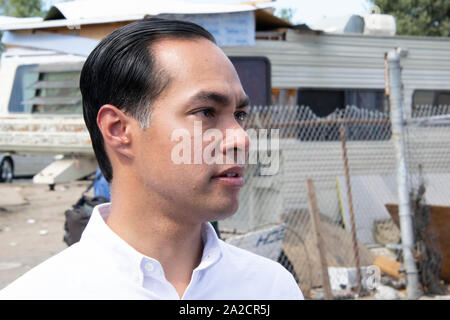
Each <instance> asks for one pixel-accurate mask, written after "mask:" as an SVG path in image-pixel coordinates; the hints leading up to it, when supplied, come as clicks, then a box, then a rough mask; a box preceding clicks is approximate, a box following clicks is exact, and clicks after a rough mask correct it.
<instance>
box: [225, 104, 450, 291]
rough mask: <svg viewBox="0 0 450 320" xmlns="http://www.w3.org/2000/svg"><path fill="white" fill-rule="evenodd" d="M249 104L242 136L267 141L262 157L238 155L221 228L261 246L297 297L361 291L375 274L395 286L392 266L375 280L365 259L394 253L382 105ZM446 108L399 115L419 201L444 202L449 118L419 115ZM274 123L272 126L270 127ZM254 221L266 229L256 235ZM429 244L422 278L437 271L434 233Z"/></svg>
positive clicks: (389, 149)
mask: <svg viewBox="0 0 450 320" xmlns="http://www.w3.org/2000/svg"><path fill="white" fill-rule="evenodd" d="M420 110H421V111H420ZM249 113H250V117H249V118H248V120H247V123H246V128H247V130H248V131H249V130H255V131H256V132H258V136H257V137H258V139H257V140H254V141H252V139H251V143H252V144H255V143H256V144H257V145H258V146H260V144H261V141H263V142H264V143H263V145H264V144H265V143H267V145H268V146H270V148H269V150H270V151H269V152H268V155H264V154H261V152H260V150H259V151H258V152H259V153H258V160H265V163H264V164H261V162H264V161H258V162H257V163H251V164H248V165H247V170H246V177H245V178H246V184H245V187H244V188H243V189H242V190H241V194H240V206H239V210H238V211H237V212H236V213H235V214H234V215H233V216H232V217H230V218H228V219H226V220H223V221H220V223H219V227H220V231H221V234H222V235H223V236H224V238H225V239H229V242H232V243H234V244H237V245H241V246H243V247H246V248H247V249H253V251H255V252H257V253H258V250H263V248H264V247H265V248H266V253H264V252H262V251H261V252H262V254H263V255H266V256H269V255H271V256H275V257H278V258H277V259H278V261H279V262H280V263H281V264H283V265H284V266H285V267H286V268H287V269H288V270H289V271H290V272H291V273H292V274H293V275H294V277H295V279H296V280H297V281H298V283H299V286H300V288H301V289H302V291H303V293H304V295H305V298H319V296H324V295H325V298H327V292H328V294H330V293H331V296H328V298H335V299H336V298H340V297H341V298H342V297H344V298H345V297H348V296H349V292H358V293H362V292H366V293H370V292H374V289H375V287H376V285H377V284H379V282H380V281H381V280H383V281H384V282H383V281H382V282H383V283H386V281H388V282H389V281H390V284H392V283H394V284H395V287H396V288H397V289H403V288H404V282H403V283H402V278H401V275H400V277H399V278H395V277H394V278H390V280H389V279H388V278H383V277H381V280H380V277H379V274H375V273H376V272H375V271H376V269H371V267H372V266H373V264H374V262H375V260H376V258H377V257H378V256H379V255H382V256H384V257H389V258H390V261H393V262H395V263H401V262H402V261H401V251H400V249H399V248H400V247H399V244H400V243H401V240H400V239H401V238H400V229H399V224H398V218H397V217H398V213H397V211H396V210H397V208H396V205H397V202H398V201H397V183H396V168H397V167H396V165H397V164H396V157H395V148H394V145H393V141H392V139H391V136H392V131H391V123H390V119H389V114H387V113H381V112H377V111H371V110H368V109H364V108H359V107H356V106H347V107H346V108H344V109H337V110H336V111H335V112H333V113H331V114H330V115H328V116H327V117H321V118H319V117H317V116H315V114H314V113H313V112H312V111H311V109H310V108H309V107H307V106H253V107H251V108H250V111H249ZM449 113H450V109H449V108H448V107H438V108H428V107H422V108H421V109H419V108H418V109H416V110H415V112H414V113H413V118H412V119H414V121H411V122H408V125H407V135H406V141H407V143H406V144H407V156H408V168H409V177H410V178H411V184H410V186H411V195H412V200H413V199H414V194H415V190H416V191H417V190H419V187H420V181H422V182H423V181H425V188H427V189H426V192H425V194H424V195H425V196H424V197H422V198H421V200H420V201H421V202H420V201H419V202H417V203H421V204H422V207H421V208H422V209H423V207H424V206H423V205H425V204H426V205H428V204H429V203H433V204H439V205H443V206H444V205H450V204H448V203H447V202H450V200H448V199H450V194H449V193H450V188H448V186H447V184H448V182H447V181H450V179H446V175H450V161H448V159H450V157H449V155H450V154H449V153H450V139H449V138H450V136H448V135H450V126H449V125H448V124H444V125H442V124H439V125H437V124H431V123H430V122H427V121H426V120H427V119H430V118H432V116H434V115H437V114H439V115H442V114H449ZM273 131H275V132H277V134H275V135H273V136H271V132H273ZM261 132H262V135H259V133H261ZM264 136H265V137H266V139H267V140H265V139H264ZM277 137H278V138H279V139H278V142H277ZM251 152H252V150H250V153H251ZM253 152H256V151H254V150H253ZM276 153H278V154H279V159H278V164H277V165H275V167H276V168H278V170H276V173H275V174H271V175H265V174H262V172H263V170H262V169H263V168H265V167H266V168H267V167H268V166H274V164H273V163H268V161H267V159H268V158H270V160H271V161H272V162H275V161H277V157H275V156H274V155H275V154H276ZM419 168H420V169H419ZM449 177H450V176H449ZM307 181H309V182H310V183H309V187H308V185H307ZM422 188H423V187H422ZM416 198H417V192H416ZM435 199H439V201H437V200H435ZM412 203H414V202H413V201H412ZM427 208H428V207H427ZM416 209H417V208H416ZM417 210H420V209H417ZM417 210H416V211H417ZM427 221H429V219H428V220H427ZM425 222H426V221H425ZM425 222H424V223H425ZM425 224H426V223H425ZM416 229H417V228H416ZM261 230H268V231H269V232H266V233H265V234H264V235H263V233H260V235H259V236H258V232H261ZM427 230H428V229H427ZM418 232H419V231H418ZM245 234H247V235H248V234H253V235H254V236H253V237H247V238H246V237H245V236H243V235H245ZM427 239H428V238H427ZM441 240H442V239H441ZM245 241H249V243H248V244H247V245H245V244H244V242H245ZM250 242H251V243H250ZM428 242H429V241H428ZM277 244H278V245H277ZM433 244H434V246H433V247H432V248H434V249H433V250H431V251H427V252H424V250H425V249H424V248H425V247H426V246H423V248H422V251H421V254H422V256H423V255H426V254H428V256H429V257H430V256H433V257H434V260H433V265H431V266H430V264H428V265H427V266H425V269H427V271H426V273H427V275H426V277H428V278H433V277H435V278H436V276H435V275H436V272H438V271H439V270H438V269H439V268H440V267H439V266H440V265H441V264H442V261H443V260H445V259H443V257H442V256H439V254H437V252H439V245H438V244H439V241H438V239H435V240H434V242H433ZM427 245H428V244H427ZM250 246H253V248H250ZM428 246H429V245H428ZM427 248H428V247H427ZM267 251H268V252H267ZM418 251H420V250H418ZM419 255H420V253H418V254H417V257H418V256H419ZM418 259H419V258H418ZM418 261H423V259H422V260H420V259H419V260H418ZM422 267H423V266H422ZM419 269H420V268H419ZM422 269H423V268H422ZM373 270H375V271H373ZM372 271H373V272H372ZM400 271H401V270H400ZM374 272H375V273H374ZM433 275H434V276H433ZM374 276H378V278H374ZM426 277H425V278H426ZM386 279H387V280H386ZM374 281H375V282H378V283H375V285H374Z"/></svg>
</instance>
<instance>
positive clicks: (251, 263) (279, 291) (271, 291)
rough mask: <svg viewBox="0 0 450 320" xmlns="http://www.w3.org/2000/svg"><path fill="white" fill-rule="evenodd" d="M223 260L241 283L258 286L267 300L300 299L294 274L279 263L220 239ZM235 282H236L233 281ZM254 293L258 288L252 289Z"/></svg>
mask: <svg viewBox="0 0 450 320" xmlns="http://www.w3.org/2000/svg"><path fill="white" fill-rule="evenodd" d="M220 246H221V247H222V252H223V255H224V257H223V258H224V260H225V261H224V262H225V263H226V264H227V266H228V270H230V272H233V273H234V277H238V278H241V279H238V281H239V280H242V282H241V283H249V284H250V283H251V285H252V286H254V287H260V290H261V293H263V294H264V295H265V296H264V297H259V298H263V299H268V300H278V299H286V300H290V299H300V300H303V299H304V298H303V294H302V292H301V290H300V287H299V285H298V284H297V282H296V281H295V279H294V276H293V275H292V274H291V273H290V272H289V271H288V270H287V269H286V268H285V267H283V266H282V265H281V264H280V263H278V262H276V261H273V260H271V259H268V258H266V257H263V256H260V255H257V254H255V253H253V252H250V251H248V250H244V249H242V248H238V247H236V246H234V245H231V244H229V243H226V242H224V241H222V240H220ZM235 283H236V282H235ZM252 291H253V292H254V293H256V292H257V291H258V290H252Z"/></svg>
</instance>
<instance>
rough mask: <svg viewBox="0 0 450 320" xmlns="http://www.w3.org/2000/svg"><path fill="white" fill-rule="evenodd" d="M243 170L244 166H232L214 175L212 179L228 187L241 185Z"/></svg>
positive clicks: (242, 182) (242, 183)
mask: <svg viewBox="0 0 450 320" xmlns="http://www.w3.org/2000/svg"><path fill="white" fill-rule="evenodd" d="M244 171H245V168H244V166H234V167H231V168H228V169H225V170H223V171H221V172H219V173H218V174H216V175H214V176H213V177H212V180H213V181H217V182H220V183H222V184H225V185H227V186H230V187H242V186H243V185H244Z"/></svg>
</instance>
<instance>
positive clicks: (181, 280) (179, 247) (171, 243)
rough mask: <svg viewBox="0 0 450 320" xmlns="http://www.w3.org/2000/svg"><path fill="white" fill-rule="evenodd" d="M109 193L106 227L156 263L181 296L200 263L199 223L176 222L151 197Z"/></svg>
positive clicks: (201, 251) (201, 248) (201, 244)
mask: <svg viewBox="0 0 450 320" xmlns="http://www.w3.org/2000/svg"><path fill="white" fill-rule="evenodd" d="M111 191H112V192H111V210H110V214H109V217H108V219H107V221H106V223H107V225H108V226H109V227H110V228H111V230H112V231H114V232H115V233H116V234H117V235H118V236H119V237H121V238H122V239H123V240H125V241H126V242H127V243H128V244H129V245H130V246H132V247H133V248H134V249H135V250H136V251H138V252H140V253H142V254H143V255H146V256H148V257H151V258H153V259H156V260H158V261H159V262H160V263H161V266H162V267H163V270H164V274H165V277H166V279H167V280H168V281H169V282H170V283H171V284H172V285H173V286H174V287H175V289H176V291H177V292H178V294H179V296H180V297H182V295H183V293H184V291H185V289H186V287H187V286H188V285H189V282H190V280H191V276H192V272H193V270H194V269H195V268H196V267H197V266H198V265H199V263H200V261H201V257H202V253H203V241H202V237H201V224H200V223H198V224H189V223H187V222H181V219H180V220H177V219H175V218H174V217H173V215H170V214H167V213H166V212H164V210H161V208H160V206H158V205H157V204H158V201H155V200H156V199H151V197H148V196H144V195H139V194H136V193H131V194H130V193H127V192H126V191H125V192H121V193H120V194H117V193H114V191H113V189H112V190H111ZM137 193H139V192H137ZM152 200H153V201H152Z"/></svg>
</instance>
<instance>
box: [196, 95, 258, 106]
mask: <svg viewBox="0 0 450 320" xmlns="http://www.w3.org/2000/svg"><path fill="white" fill-rule="evenodd" d="M190 101H191V102H204V103H205V102H206V103H211V102H213V103H217V104H219V105H222V106H226V105H228V104H230V98H229V97H228V96H226V95H224V94H222V93H220V92H215V91H200V92H199V93H197V94H195V95H194V96H193V97H192V98H191V99H190ZM249 104H250V99H249V97H248V96H244V97H243V98H242V99H241V100H239V103H238V105H237V108H244V107H246V106H248V105H249Z"/></svg>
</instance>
